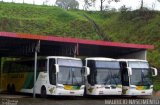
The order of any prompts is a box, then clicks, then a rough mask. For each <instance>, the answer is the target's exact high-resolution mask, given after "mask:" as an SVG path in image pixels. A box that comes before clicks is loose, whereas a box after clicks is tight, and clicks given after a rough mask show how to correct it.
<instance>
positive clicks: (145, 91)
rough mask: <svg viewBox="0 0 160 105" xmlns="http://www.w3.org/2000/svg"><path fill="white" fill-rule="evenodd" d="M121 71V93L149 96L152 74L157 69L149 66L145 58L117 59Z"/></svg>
mask: <svg viewBox="0 0 160 105" xmlns="http://www.w3.org/2000/svg"><path fill="white" fill-rule="evenodd" d="M119 61H120V66H121V71H122V94H123V95H130V96H150V95H152V92H153V83H152V79H151V77H152V76H156V75H157V69H156V68H153V67H149V64H148V62H147V61H146V60H138V59H119Z"/></svg>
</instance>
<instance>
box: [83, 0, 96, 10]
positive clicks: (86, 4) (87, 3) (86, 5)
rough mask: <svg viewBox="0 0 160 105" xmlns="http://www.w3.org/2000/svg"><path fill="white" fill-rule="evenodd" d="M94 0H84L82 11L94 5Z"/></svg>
mask: <svg viewBox="0 0 160 105" xmlns="http://www.w3.org/2000/svg"><path fill="white" fill-rule="evenodd" d="M95 1H96V0H84V6H83V9H84V10H87V9H88V8H89V7H91V6H93V5H94V4H95Z"/></svg>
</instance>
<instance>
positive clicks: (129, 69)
mask: <svg viewBox="0 0 160 105" xmlns="http://www.w3.org/2000/svg"><path fill="white" fill-rule="evenodd" d="M127 70H128V75H132V68H131V67H127Z"/></svg>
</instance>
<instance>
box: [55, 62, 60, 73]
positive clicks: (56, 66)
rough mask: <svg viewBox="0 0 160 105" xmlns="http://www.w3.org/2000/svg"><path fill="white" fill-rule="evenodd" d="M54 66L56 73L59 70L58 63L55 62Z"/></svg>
mask: <svg viewBox="0 0 160 105" xmlns="http://www.w3.org/2000/svg"><path fill="white" fill-rule="evenodd" d="M55 68H56V73H58V72H59V65H58V64H55Z"/></svg>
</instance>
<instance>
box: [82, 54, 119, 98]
mask: <svg viewBox="0 0 160 105" xmlns="http://www.w3.org/2000/svg"><path fill="white" fill-rule="evenodd" d="M84 65H85V68H86V69H88V71H90V74H89V75H88V76H87V77H86V80H85V81H86V83H85V84H86V87H85V94H86V95H95V96H98V95H121V94H122V83H121V71H120V65H119V61H117V60H115V59H111V58H103V57H91V58H86V59H85V60H84Z"/></svg>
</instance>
